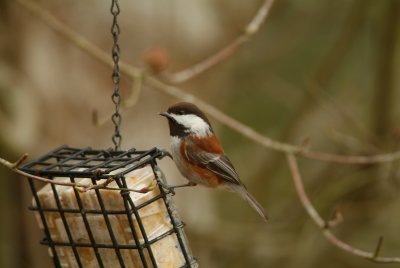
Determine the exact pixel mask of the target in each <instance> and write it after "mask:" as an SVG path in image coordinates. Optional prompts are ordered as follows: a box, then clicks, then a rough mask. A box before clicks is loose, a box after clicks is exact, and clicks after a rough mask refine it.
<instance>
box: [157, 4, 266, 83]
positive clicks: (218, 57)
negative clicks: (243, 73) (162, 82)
mask: <svg viewBox="0 0 400 268" xmlns="http://www.w3.org/2000/svg"><path fill="white" fill-rule="evenodd" d="M273 3H274V0H266V1H264V3H263V4H262V5H261V6H260V8H259V9H258V11H257V13H256V15H255V16H254V17H253V18H252V20H251V21H250V22H249V24H248V25H247V26H246V29H245V31H244V32H243V33H242V34H241V35H240V36H238V37H236V39H234V40H233V41H232V42H231V43H229V44H228V45H227V46H225V47H224V48H222V49H221V50H219V51H217V52H216V53H215V54H213V55H211V56H209V57H208V58H206V59H204V60H202V61H201V62H199V63H197V64H195V65H193V66H191V67H189V68H187V69H184V70H182V71H179V72H176V73H172V74H169V73H165V74H164V75H163V78H164V79H166V80H167V81H168V82H169V83H173V84H179V83H183V82H185V81H187V80H189V79H192V78H193V77H195V76H197V75H199V74H201V73H203V72H204V71H207V70H208V69H210V68H211V67H213V66H215V65H217V64H218V63H220V62H222V61H224V60H226V59H228V58H229V57H230V56H231V55H233V54H234V53H235V52H236V51H237V50H238V49H239V48H240V47H242V46H243V44H244V43H246V42H247V41H248V40H249V39H250V38H251V37H252V36H253V35H254V34H255V33H256V32H258V30H259V28H260V26H261V25H262V24H263V22H264V21H265V19H266V18H267V16H268V14H269V11H270V10H271V7H272V4H273Z"/></svg>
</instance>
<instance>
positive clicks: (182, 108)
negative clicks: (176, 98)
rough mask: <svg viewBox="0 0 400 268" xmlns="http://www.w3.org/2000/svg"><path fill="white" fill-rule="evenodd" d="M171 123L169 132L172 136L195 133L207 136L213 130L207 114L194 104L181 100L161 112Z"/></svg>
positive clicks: (199, 135)
mask: <svg viewBox="0 0 400 268" xmlns="http://www.w3.org/2000/svg"><path fill="white" fill-rule="evenodd" d="M160 115H162V116H165V117H166V118H167V119H168V123H169V132H170V135H171V136H172V137H185V136H187V135H195V136H198V137H207V136H210V135H212V134H213V130H212V127H211V124H210V121H208V118H207V116H206V115H205V114H204V113H203V112H202V111H201V110H200V109H199V108H198V107H197V106H196V105H194V104H192V103H188V102H180V103H177V104H175V105H173V106H171V107H169V108H168V110H167V111H166V112H162V113H160Z"/></svg>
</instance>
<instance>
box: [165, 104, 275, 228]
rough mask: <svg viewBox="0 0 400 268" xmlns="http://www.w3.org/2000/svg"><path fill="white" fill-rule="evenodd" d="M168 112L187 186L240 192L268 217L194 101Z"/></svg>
mask: <svg viewBox="0 0 400 268" xmlns="http://www.w3.org/2000/svg"><path fill="white" fill-rule="evenodd" d="M160 115H162V116H165V117H166V118H167V119H168V123H169V133H170V135H171V142H172V143H171V154H172V157H173V160H174V162H175V164H176V166H177V167H178V169H179V171H180V172H181V173H182V175H183V176H184V177H186V178H187V179H188V180H189V183H188V184H186V185H184V186H195V185H197V184H200V185H204V186H207V187H210V188H225V189H227V190H229V191H233V192H236V193H238V194H239V195H240V196H241V197H242V198H243V199H244V200H246V201H247V202H248V203H249V204H250V206H251V207H252V208H254V209H255V210H256V211H257V212H258V214H260V216H261V217H262V218H263V219H264V220H265V221H267V220H268V217H267V214H266V213H265V210H264V208H263V207H262V206H261V205H260V204H259V203H258V202H257V200H256V199H255V198H254V197H253V196H252V195H250V193H249V192H248V191H247V189H246V186H244V184H243V183H242V182H241V181H240V179H239V175H238V174H237V173H236V171H235V169H234V167H233V165H232V163H231V161H230V160H229V158H228V157H227V156H226V155H225V154H224V150H223V148H222V146H221V144H220V143H219V141H218V138H217V137H216V136H215V135H214V131H213V129H212V127H211V124H210V121H208V118H207V117H206V115H205V114H204V113H203V112H202V111H201V110H200V109H199V108H198V107H197V106H195V105H194V104H191V103H187V102H181V103H177V104H175V105H173V106H171V107H169V108H168V110H167V112H162V113H160Z"/></svg>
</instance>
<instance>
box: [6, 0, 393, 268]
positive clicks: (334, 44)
mask: <svg viewBox="0 0 400 268" xmlns="http://www.w3.org/2000/svg"><path fill="white" fill-rule="evenodd" d="M35 2H37V3H39V4H40V5H41V6H42V7H43V9H45V10H48V11H49V12H51V14H53V15H54V16H55V17H57V18H58V19H59V20H60V21H62V22H63V23H65V24H66V25H68V26H69V27H71V28H72V29H73V30H74V31H76V32H78V33H79V34H81V35H83V36H84V37H85V38H87V39H88V40H89V41H91V42H93V43H95V44H96V45H97V46H99V47H100V48H102V49H103V50H105V51H109V52H110V54H111V45H112V38H111V34H110V25H111V21H112V18H111V15H110V13H109V7H110V1H105V0H102V1H98V0H86V1H77V0H75V1H61V0H52V1H50V0H40V1H35ZM261 2H262V1H260V0H257V1H256V0H251V1H240V0H229V1H228V0H207V1H185V0H168V1H155V0H147V1H138V0H130V1H127V0H120V6H121V9H122V11H121V15H120V18H119V21H120V26H121V31H122V33H121V38H120V46H121V55H122V59H123V60H124V61H126V62H128V63H130V64H132V65H135V66H139V67H145V64H144V60H143V59H144V57H145V56H144V55H146V53H147V52H146V51H149V50H151V49H153V48H162V49H164V50H165V51H166V53H167V55H168V58H169V60H168V63H169V70H170V71H172V72H173V71H178V70H181V69H184V68H187V67H189V66H191V65H193V64H194V63H197V62H198V61H200V60H202V59H204V58H206V57H207V56H208V55H210V54H212V53H213V52H215V51H217V50H218V49H219V48H221V47H223V46H225V45H226V44H228V43H229V42H230V41H231V40H233V39H234V38H235V37H236V36H238V35H240V34H241V33H242V31H243V29H244V28H245V26H246V24H247V23H248V22H249V21H250V20H251V18H252V17H253V16H254V14H255V12H256V11H257V9H258V7H259V6H260V4H261ZM0 35H1V38H0V157H3V158H5V159H8V160H9V161H15V160H16V159H18V157H19V156H20V155H22V154H23V153H25V152H28V153H29V154H30V158H29V159H30V160H32V159H34V158H36V157H38V156H40V155H43V154H45V153H47V152H48V151H50V150H52V149H54V148H55V147H58V146H60V145H62V144H68V145H70V146H74V147H86V146H92V147H93V148H98V149H105V148H108V147H111V146H112V143H111V135H112V133H113V126H112V124H111V122H110V121H108V122H106V123H105V124H103V125H102V126H96V125H94V124H93V122H92V113H93V111H94V110H97V111H98V115H99V117H100V118H104V117H109V116H110V115H111V113H112V111H113V105H112V102H111V100H110V96H111V93H112V90H113V84H112V81H111V71H112V70H111V68H109V67H108V66H105V65H103V64H102V63H99V61H97V60H95V59H93V58H92V57H91V56H89V55H88V54H86V53H84V52H82V51H81V50H79V49H78V48H77V47H76V46H75V45H74V44H72V43H71V42H70V41H68V40H66V39H65V38H64V37H62V36H61V35H59V34H58V33H56V32H55V31H53V30H52V29H50V28H49V27H48V26H47V25H45V24H43V23H42V22H41V21H40V20H39V19H38V18H37V17H36V16H34V15H32V14H31V13H29V12H27V10H26V9H25V8H24V7H23V6H22V5H20V4H18V3H17V1H6V0H0ZM399 38H400V1H399V0H336V1H320V0H302V1H297V0H276V3H275V5H274V6H273V9H272V11H271V14H270V16H269V17H268V18H267V21H266V23H265V24H264V25H263V26H262V27H261V29H260V30H259V32H258V33H256V34H255V35H254V36H253V37H252V39H251V40H250V41H249V42H248V43H246V44H245V45H244V47H242V48H241V49H240V50H239V51H238V53H236V54H235V55H233V56H232V57H231V58H230V59H228V60H227V61H224V62H222V63H221V64H219V65H217V66H216V67H214V68H212V69H210V70H208V71H207V72H205V73H203V74H201V75H199V76H196V77H195V78H194V79H191V80H190V81H188V82H185V83H184V84H182V85H179V87H180V88H182V89H183V90H185V91H187V92H189V93H191V94H193V95H195V96H198V97H199V98H201V99H203V100H205V101H207V102H209V103H210V104H212V105H214V106H216V107H217V108H219V109H221V110H222V111H224V112H226V113H228V114H229V115H231V116H232V117H234V118H236V119H238V120H240V121H241V122H243V123H246V124H248V125H249V126H251V127H252V128H254V129H256V130H258V131H259V132H261V133H263V134H265V135H268V136H269V137H272V138H274V139H276V140H279V141H283V142H288V143H292V144H297V145H300V144H302V143H303V142H304V141H307V140H308V141H309V143H310V145H309V146H310V148H312V149H314V150H319V151H324V152H331V153H339V154H379V153H384V152H393V151H396V150H399V149H400V148H399V147H400V146H399V145H400V123H399V122H400V105H399V100H400V76H399V75H397V74H398V73H399V72H400V39H399ZM131 85H132V81H131V80H130V79H128V78H127V77H123V78H122V94H123V95H124V97H125V98H127V96H129V95H130V94H131V92H130V88H131ZM177 101H178V99H174V98H171V97H170V96H167V95H165V94H163V93H162V92H160V91H156V90H154V89H153V88H151V87H149V86H144V87H143V89H142V91H141V93H140V96H139V100H138V103H137V104H136V105H135V106H133V107H131V108H129V109H127V110H126V111H125V112H124V113H123V115H122V116H123V121H122V136H123V144H122V146H123V148H124V149H128V148H131V147H135V148H138V149H146V148H150V147H154V146H159V147H163V148H169V133H168V128H167V123H166V121H165V119H164V118H161V117H160V116H158V112H160V111H164V110H165V109H166V108H167V107H168V106H169V105H171V104H174V103H175V102H177ZM211 121H212V123H213V124H214V128H215V130H216V132H217V134H218V135H219V137H220V139H221V141H222V143H223V145H224V147H225V149H226V152H227V154H228V155H229V156H230V158H231V160H232V162H233V163H234V165H235V166H236V169H237V170H238V173H239V174H240V175H241V178H242V180H243V182H244V183H245V184H246V185H247V187H248V189H249V191H250V192H251V193H253V195H254V196H255V197H256V198H257V199H258V200H259V201H260V203H262V204H263V205H264V207H265V208H266V210H267V211H268V213H269V216H270V219H271V220H270V222H269V223H268V224H264V222H263V221H262V220H261V219H259V217H258V215H257V214H256V213H254V212H253V210H252V209H251V208H250V207H249V206H248V205H247V204H246V203H245V202H243V201H242V200H241V199H240V198H238V196H236V195H233V194H231V193H228V192H223V191H212V190H209V189H204V188H200V187H196V188H193V189H191V188H188V189H181V190H177V195H176V196H175V201H176V203H177V206H178V208H179V211H180V214H181V217H182V218H183V220H184V221H185V222H186V223H187V226H186V228H185V230H186V233H187V235H188V238H189V242H190V245H191V247H192V250H193V252H194V255H195V256H196V257H197V258H198V260H199V263H200V266H201V267H210V268H214V267H233V268H235V267H285V268H294V267H296V268H300V267H325V268H334V267H381V266H383V265H382V264H376V263H372V262H369V261H366V260H363V259H360V258H358V257H355V256H352V255H349V254H348V253H345V252H342V251H341V250H339V249H337V248H335V247H334V246H332V245H331V244H330V243H329V242H328V241H326V240H325V238H324V237H323V236H322V234H321V232H320V230H319V229H318V228H317V227H316V226H315V224H314V223H313V222H312V221H311V220H310V218H309V217H308V216H307V215H306V213H305V211H304V209H303V208H302V206H301V204H300V202H299V200H298V198H297V195H296V192H295V190H294V186H293V183H292V179H291V176H290V172H289V169H288V166H287V163H286V162H285V156H284V155H283V154H282V153H279V152H275V151H272V150H267V149H266V148H264V147H262V146H260V145H258V144H256V143H254V142H252V141H249V140H248V139H246V138H244V137H243V136H241V135H240V134H238V133H236V132H235V131H233V130H231V129H229V128H227V127H224V126H222V125H221V124H220V123H218V122H216V121H215V120H211ZM299 165H300V170H301V172H302V175H303V178H304V184H305V188H306V191H307V192H308V194H309V196H310V198H311V200H312V202H313V204H314V205H315V206H316V208H317V210H318V211H319V212H320V214H321V215H322V216H323V217H325V218H326V219H329V217H330V216H331V214H332V212H333V211H334V209H336V208H339V209H340V211H341V213H342V214H343V217H344V222H343V223H342V224H340V225H339V226H337V227H335V229H334V233H335V234H337V235H338V237H339V238H341V239H343V240H344V241H346V242H348V243H350V244H351V245H354V246H356V247H359V248H361V249H364V250H368V251H374V250H375V247H376V244H377V241H378V238H379V237H380V236H383V237H384V243H383V246H382V251H381V255H384V256H399V255H400V250H399V249H400V233H399V231H398V230H399V226H400V214H399V210H400V194H399V193H400V169H399V163H398V162H393V163H385V164H381V165H363V166H359V165H339V164H333V163H326V162H320V161H315V160H305V159H301V160H300V161H299ZM160 166H161V167H162V168H163V169H164V171H165V172H166V174H167V177H168V179H169V180H170V181H171V183H172V184H173V183H177V182H184V180H183V178H182V177H181V175H180V174H179V173H178V171H177V169H176V168H175V166H174V164H173V163H172V162H171V161H170V160H169V159H164V160H162V161H161V162H160ZM0 178H1V179H0V215H1V216H0V267H5V268H8V267H35V268H36V267H51V262H50V258H49V257H48V252H47V249H46V248H45V247H43V246H40V245H39V243H38V242H39V240H40V239H41V238H42V233H41V231H40V230H39V228H38V226H37V224H36V222H35V218H34V215H33V213H32V212H30V211H28V209H27V207H28V206H29V205H30V204H31V198H32V197H31V193H30V190H29V188H28V184H27V182H26V180H24V179H23V178H20V177H18V176H16V175H15V174H13V173H11V172H9V171H7V170H6V169H5V168H3V167H2V168H0ZM395 266H396V265H393V267H395ZM386 267H390V266H386Z"/></svg>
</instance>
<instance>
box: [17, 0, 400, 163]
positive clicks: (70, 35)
mask: <svg viewBox="0 0 400 268" xmlns="http://www.w3.org/2000/svg"><path fill="white" fill-rule="evenodd" d="M16 2H17V3H18V4H20V5H21V6H22V7H24V8H25V9H27V10H28V11H30V12H31V13H32V14H33V15H34V16H36V17H38V18H39V19H41V20H42V21H43V22H44V23H45V24H46V25H47V26H49V27H50V28H51V29H53V30H54V31H56V32H57V33H59V34H61V35H62V36H63V37H65V38H67V39H68V40H69V41H71V43H72V44H74V45H75V46H77V47H78V48H80V49H81V50H82V51H84V52H85V53H86V54H88V55H90V56H92V57H93V58H94V59H97V60H98V61H99V62H101V63H103V64H106V65H108V66H110V67H112V66H113V63H112V60H111V58H110V56H109V54H108V53H106V52H104V51H103V50H101V49H100V48H98V47H97V46H96V45H94V44H93V43H91V42H90V41H88V40H87V39H86V38H85V37H83V36H82V35H80V34H78V33H77V32H75V31H73V30H72V29H71V28H69V27H68V26H67V25H65V24H63V23H62V22H61V21H59V20H58V19H57V18H56V17H54V16H53V15H51V14H50V13H49V12H47V11H46V10H44V9H43V8H42V7H40V6H39V5H38V4H36V3H35V2H34V1H32V0H16ZM268 10H269V9H267V11H268ZM259 14H261V15H258V16H256V19H254V20H253V21H254V23H253V24H250V25H252V26H251V27H255V26H257V25H259V24H260V23H259V21H260V20H261V18H263V16H262V13H259ZM254 25H255V26H254ZM251 27H250V28H251ZM257 29H258V28H253V30H257ZM120 71H121V72H122V73H124V74H125V75H127V76H129V77H130V78H132V79H135V78H137V77H142V78H143V83H144V84H147V85H148V86H151V87H153V88H154V89H157V90H159V91H161V92H163V93H164V94H167V95H170V96H173V97H176V98H178V99H180V100H183V101H189V102H193V103H195V104H197V105H198V106H200V107H201V108H202V109H203V110H204V111H205V112H206V113H207V114H209V115H210V116H211V117H213V118H214V119H216V120H217V121H219V122H220V123H221V124H223V125H225V126H227V127H229V128H231V129H233V130H235V131H237V132H238V133H240V134H241V135H243V136H245V137H247V138H248V139H250V140H252V141H254V142H256V143H258V144H260V145H262V146H264V147H265V148H268V149H272V150H275V151H279V152H284V153H293V154H297V155H301V156H303V157H306V158H310V159H315V160H319V161H325V162H333V163H340V164H360V165H361V164H377V163H385V162H392V161H395V160H399V159H400V151H397V152H394V153H387V154H377V155H370V156H365V155H340V154H331V153H325V152H318V151H311V150H309V149H307V148H305V147H302V146H296V145H291V144H288V143H283V142H279V141H275V140H273V139H271V138H269V137H267V136H265V135H263V134H261V133H260V132H258V131H256V130H254V129H253V128H251V127H249V126H248V125H246V124H244V123H242V122H240V121H238V120H236V119H234V118H232V117H230V116H229V115H227V114H226V113H224V112H222V111H220V110H219V109H217V108H215V107H214V106H212V105H210V104H208V103H207V102H205V101H203V100H201V99H200V98H197V97H196V96H194V95H192V94H189V93H187V92H185V91H183V90H181V89H179V88H177V87H174V86H171V85H168V84H166V83H163V82H162V81H160V80H158V79H157V78H156V77H154V76H151V75H145V73H144V71H143V70H141V69H139V68H137V67H134V66H132V65H130V64H128V63H126V62H124V61H120Z"/></svg>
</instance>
